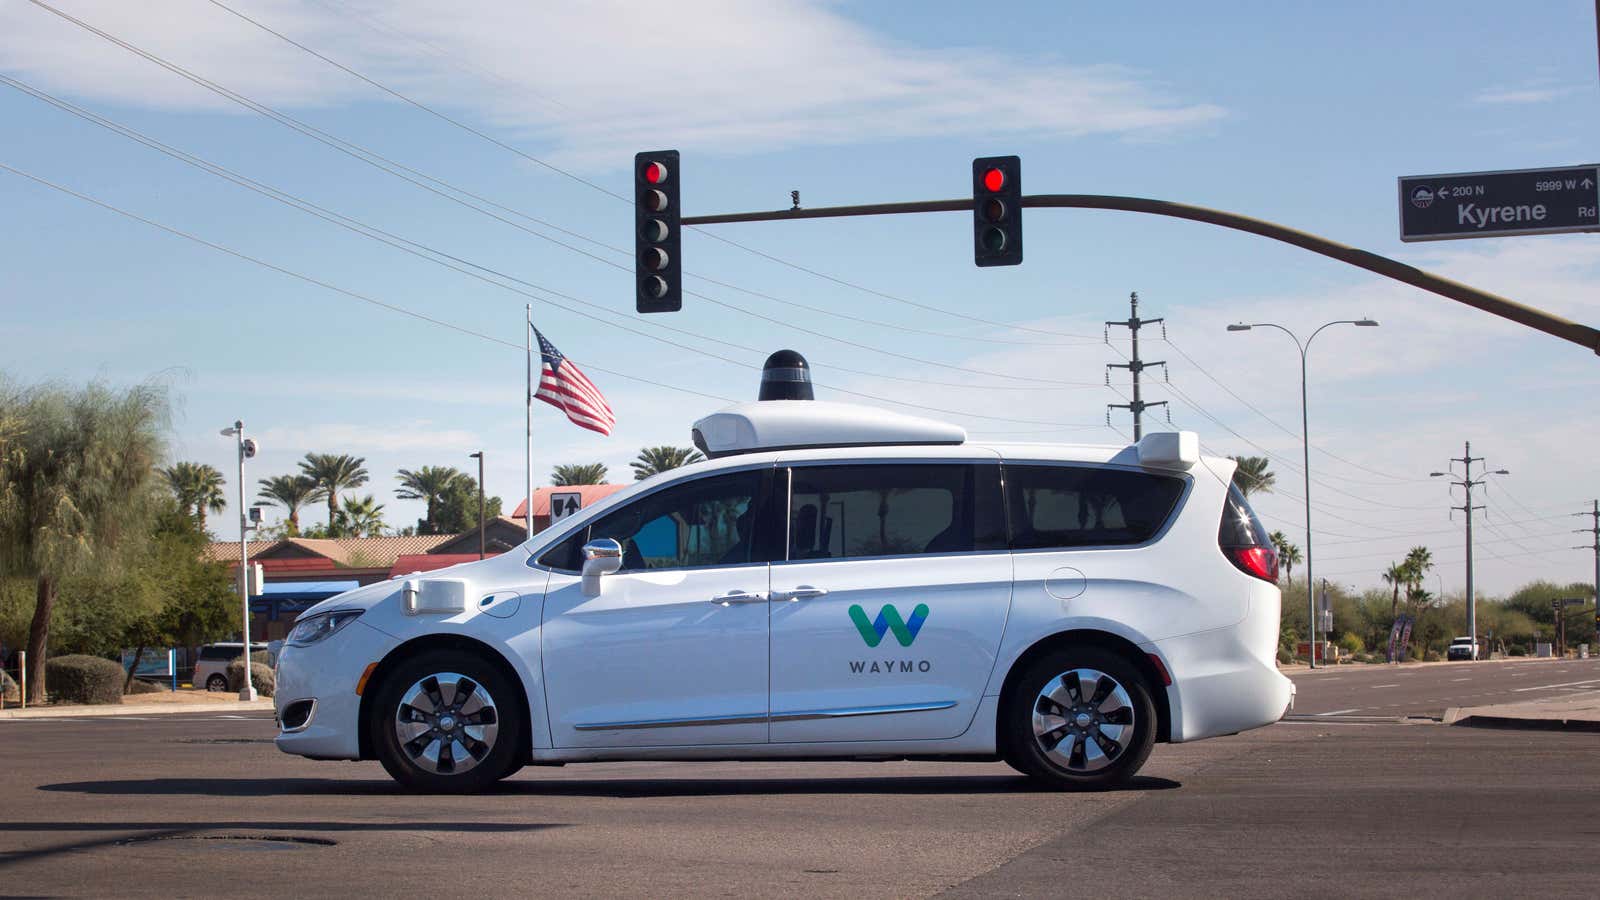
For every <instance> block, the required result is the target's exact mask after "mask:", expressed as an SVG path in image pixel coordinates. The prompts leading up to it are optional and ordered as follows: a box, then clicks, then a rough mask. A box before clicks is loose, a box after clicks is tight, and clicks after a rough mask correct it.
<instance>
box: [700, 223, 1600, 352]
mask: <svg viewBox="0 0 1600 900" xmlns="http://www.w3.org/2000/svg"><path fill="white" fill-rule="evenodd" d="M1021 205H1022V206H1023V207H1024V208H1026V207H1050V208H1058V209H1108V210H1117V211H1121V212H1132V213H1144V214H1147V215H1157V216H1168V217H1171V218H1175V219H1187V220H1189V221H1191V222H1201V223H1204V224H1207V225H1217V226H1220V227H1223V228H1231V229H1233V230H1235V231H1243V232H1245V233H1247V234H1254V235H1257V236H1259V237H1264V238H1270V239H1272V240H1275V241H1281V242H1283V243H1286V244H1290V245H1293V246H1296V247H1299V248H1301V249H1303V250H1309V251H1311V252H1313V253H1317V254H1321V255H1322V256H1326V257H1328V258H1330V259H1336V260H1338V261H1340V262H1342V263H1345V264H1347V265H1352V266H1355V267H1356V268H1359V269H1366V270H1367V271H1369V272H1373V273H1375V274H1378V275H1382V276H1384V277H1385V278H1389V279H1392V280H1394V281H1398V282H1401V283H1403V284H1409V285H1411V286H1412V287H1416V288H1421V289H1422V290H1425V291H1429V292H1431V293H1434V294H1438V295H1439V296H1441V297H1446V298H1448V299H1451V300H1454V301H1456V302H1458V303H1464V304H1466V305H1467V306H1470V307H1473V308H1474V309H1480V310H1483V311H1484V312H1487V313H1490V314H1492V315H1496V316H1499V317H1501V318H1503V319H1510V320H1511V321H1513V322H1516V323H1518V324H1520V325H1526V326H1527V327H1529V328H1533V329H1535V330H1537V331H1542V332H1544V333H1545V334H1549V335H1552V336H1554V337H1558V338H1561V339H1562V340H1565V341H1570V342H1572V343H1574V344H1577V345H1579V346H1581V347H1586V348H1588V349H1589V350H1591V351H1593V352H1594V353H1596V354H1600V329H1595V328H1591V327H1589V326H1588V325H1581V324H1579V323H1577V322H1573V321H1571V320H1569V319H1564V318H1562V317H1561V316H1557V315H1555V314H1553V313H1549V312H1545V311H1544V310H1542V309H1537V308H1535V307H1532V306H1528V305H1526V304H1523V303H1518V302H1517V301H1515V300H1511V299H1508V298H1506V297H1501V296H1500V295H1498V294H1492V293H1489V292H1488V291H1482V290H1479V289H1477V288H1475V287H1471V286H1470V285H1465V284H1462V283H1461V282H1459V281H1451V280H1450V279H1448V278H1444V277H1441V276H1439V275H1435V274H1433V273H1432V272H1425V271H1423V270H1422V269H1418V268H1416V267H1415V266H1409V265H1406V264H1405V263H1403V262H1400V261H1398V260H1393V259H1389V258H1388V257H1386V256H1379V255H1378V254H1376V253H1372V252H1369V251H1366V250H1358V249H1356V248H1355V247H1350V246H1347V245H1345V244H1341V243H1339V242H1337V241H1331V240H1329V239H1327V238H1325V237H1321V236H1319V235H1315V234H1311V233H1310V232H1306V231H1299V230H1297V229H1294V228H1289V227H1287V226H1285V225H1279V224H1277V223H1275V222H1268V221H1266V220H1264V219H1254V218H1251V217H1249V216H1242V215H1239V214H1238V213H1231V212H1225V211H1223V210H1220V209H1210V208H1208V207H1204V206H1191V205H1189V204H1186V203H1173V202H1171V201H1168V200H1150V199H1146V198H1143V197H1116V196H1108V195H1101V194H1034V195H1031V196H1024V197H1023V198H1022V203H1021ZM972 207H973V201H972V199H971V198H962V199H960V200H923V201H916V202H911V203H877V204H870V205H865V206H834V207H822V208H817V209H783V210H775V211H772V212H748V213H724V214H718V215H709V216H684V217H683V218H682V224H683V225H684V226H693V225H721V224H730V223H735V222H775V221H782V220H786V219H823V218H839V217H847V216H884V215H898V214H903V213H931V212H966V213H970V212H971V211H972Z"/></svg>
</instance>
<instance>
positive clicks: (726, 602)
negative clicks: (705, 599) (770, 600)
mask: <svg viewBox="0 0 1600 900" xmlns="http://www.w3.org/2000/svg"><path fill="white" fill-rule="evenodd" d="M711 602H712V603H716V604H720V605H722V606H732V605H734V604H735V603H765V602H767V595H766V594H752V593H750V592H748V591H729V592H727V593H726V594H722V595H719V596H716V597H712V598H711Z"/></svg>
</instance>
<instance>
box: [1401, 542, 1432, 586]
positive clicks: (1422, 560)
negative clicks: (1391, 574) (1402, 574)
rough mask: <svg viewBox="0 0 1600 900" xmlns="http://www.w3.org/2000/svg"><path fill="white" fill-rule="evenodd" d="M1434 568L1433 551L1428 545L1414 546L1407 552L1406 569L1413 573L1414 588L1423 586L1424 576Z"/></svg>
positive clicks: (1411, 582)
mask: <svg viewBox="0 0 1600 900" xmlns="http://www.w3.org/2000/svg"><path fill="white" fill-rule="evenodd" d="M1431 568H1433V551H1432V550H1429V549H1428V548H1427V547H1412V548H1411V549H1410V550H1409V551H1407V552H1406V569H1407V571H1408V572H1409V573H1410V574H1411V579H1410V584H1411V586H1412V587H1413V588H1419V589H1420V588H1421V587H1422V578H1423V576H1424V575H1427V574H1428V570H1429V569H1431Z"/></svg>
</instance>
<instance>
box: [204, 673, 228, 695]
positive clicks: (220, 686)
mask: <svg viewBox="0 0 1600 900" xmlns="http://www.w3.org/2000/svg"><path fill="white" fill-rule="evenodd" d="M227 689H228V679H227V678H225V677H223V676H221V675H213V676H211V677H210V678H207V679H206V690H208V691H210V692H211V693H213V694H215V693H219V692H221V691H225V690H227Z"/></svg>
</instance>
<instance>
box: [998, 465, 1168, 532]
mask: <svg viewBox="0 0 1600 900" xmlns="http://www.w3.org/2000/svg"><path fill="white" fill-rule="evenodd" d="M1005 480H1006V507H1007V511H1008V513H1009V515H1010V518H1011V546H1012V547H1013V548H1015V549H1017V550H1036V549H1041V548H1050V547H1103V546H1108V545H1112V546H1115V545H1121V544H1142V543H1144V542H1145V541H1148V540H1150V539H1151V538H1153V537H1155V536H1156V534H1157V533H1159V532H1160V531H1161V529H1162V527H1163V526H1165V525H1166V523H1167V520H1168V519H1169V518H1171V517H1172V511H1173V509H1175V508H1176V507H1177V504H1178V498H1179V497H1181V496H1183V488H1184V482H1183V480H1182V479H1179V478H1173V477H1171V476H1167V475H1154V474H1151V473H1149V472H1133V471H1128V470H1125V469H1107V468H1098V467H1093V466H1016V465H1008V466H1006V471H1005Z"/></svg>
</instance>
